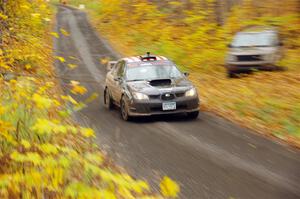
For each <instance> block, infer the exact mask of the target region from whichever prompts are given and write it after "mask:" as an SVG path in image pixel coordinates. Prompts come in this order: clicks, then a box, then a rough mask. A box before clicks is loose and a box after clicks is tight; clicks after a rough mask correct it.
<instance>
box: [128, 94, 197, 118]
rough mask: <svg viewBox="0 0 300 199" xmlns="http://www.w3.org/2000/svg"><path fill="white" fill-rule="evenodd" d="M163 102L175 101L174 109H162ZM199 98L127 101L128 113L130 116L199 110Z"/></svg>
mask: <svg viewBox="0 0 300 199" xmlns="http://www.w3.org/2000/svg"><path fill="white" fill-rule="evenodd" d="M164 102H176V110H169V111H164V110H162V104H163V103H164ZM199 104H200V101H199V98H198V97H195V98H187V97H184V98H183V99H174V100H171V101H164V100H160V99H157V100H148V101H135V100H134V101H131V102H130V103H129V110H128V114H129V115H130V116H151V115H165V114H177V113H189V112H194V111H199Z"/></svg>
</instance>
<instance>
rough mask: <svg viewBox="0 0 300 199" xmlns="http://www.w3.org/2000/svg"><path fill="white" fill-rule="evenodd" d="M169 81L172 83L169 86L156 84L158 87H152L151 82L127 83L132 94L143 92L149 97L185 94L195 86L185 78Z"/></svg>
mask: <svg viewBox="0 0 300 199" xmlns="http://www.w3.org/2000/svg"><path fill="white" fill-rule="evenodd" d="M168 80H170V83H169V84H168V85H166V84H161V85H159V83H158V84H157V83H156V85H151V82H149V81H133V82H127V86H128V88H129V90H130V91H132V92H141V93H145V94H147V95H159V94H161V93H165V92H170V93H175V92H185V91H187V90H188V89H190V88H191V87H192V86H193V85H192V83H191V82H190V81H189V80H187V79H185V78H179V79H168ZM154 81H157V80H154ZM158 81H159V80H158Z"/></svg>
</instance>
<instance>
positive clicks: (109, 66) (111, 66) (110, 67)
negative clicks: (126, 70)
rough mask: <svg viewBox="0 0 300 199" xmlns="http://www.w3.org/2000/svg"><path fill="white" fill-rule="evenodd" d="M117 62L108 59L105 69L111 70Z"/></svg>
mask: <svg viewBox="0 0 300 199" xmlns="http://www.w3.org/2000/svg"><path fill="white" fill-rule="evenodd" d="M116 63H117V61H109V62H108V63H107V65H106V70H107V71H111V69H112V68H113V67H114V65H115V64H116Z"/></svg>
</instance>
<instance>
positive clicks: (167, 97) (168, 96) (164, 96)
mask: <svg viewBox="0 0 300 199" xmlns="http://www.w3.org/2000/svg"><path fill="white" fill-rule="evenodd" d="M160 98H161V99H162V100H172V99H175V95H174V94H172V93H164V94H162V95H161V97H160Z"/></svg>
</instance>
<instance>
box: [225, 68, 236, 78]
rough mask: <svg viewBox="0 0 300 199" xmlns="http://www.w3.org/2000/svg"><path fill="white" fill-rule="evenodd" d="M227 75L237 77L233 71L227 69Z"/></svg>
mask: <svg viewBox="0 0 300 199" xmlns="http://www.w3.org/2000/svg"><path fill="white" fill-rule="evenodd" d="M227 77H228V78H235V77H237V75H236V73H235V72H233V71H230V70H228V71H227Z"/></svg>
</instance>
